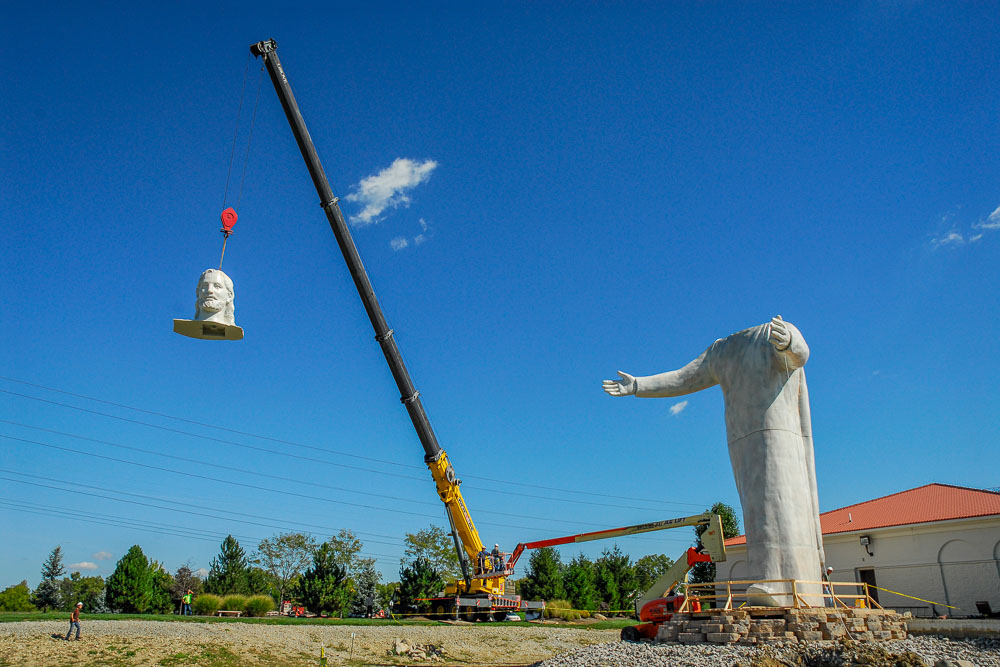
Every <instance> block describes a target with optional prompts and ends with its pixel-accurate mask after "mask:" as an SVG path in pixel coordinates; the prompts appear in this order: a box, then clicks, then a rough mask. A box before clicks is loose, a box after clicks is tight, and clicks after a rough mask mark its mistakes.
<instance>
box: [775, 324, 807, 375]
mask: <svg viewBox="0 0 1000 667" xmlns="http://www.w3.org/2000/svg"><path fill="white" fill-rule="evenodd" d="M768 342H769V343H771V345H773V346H774V350H775V352H777V353H778V354H779V355H781V356H782V357H784V359H785V364H787V366H788V368H789V369H791V370H794V369H796V368H802V367H803V366H805V365H806V362H807V361H808V360H809V346H808V345H806V339H805V338H803V337H802V333H801V332H800V331H799V330H798V329H797V328H796V327H795V325H794V324H792V323H791V322H786V321H784V320H783V319H781V315H778V316H777V317H774V318H772V319H771V331H770V332H769V334H768Z"/></svg>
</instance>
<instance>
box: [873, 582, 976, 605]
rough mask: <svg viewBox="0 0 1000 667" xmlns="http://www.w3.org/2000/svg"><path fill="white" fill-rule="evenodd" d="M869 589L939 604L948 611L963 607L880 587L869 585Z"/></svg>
mask: <svg viewBox="0 0 1000 667" xmlns="http://www.w3.org/2000/svg"><path fill="white" fill-rule="evenodd" d="M868 588H876V589H878V590H880V591H885V592H886V593H892V594H893V595H901V596H903V597H904V598H910V599H911V600H920V601H921V602H928V603H930V604H938V605H941V606H942V607H948V609H961V607H952V606H951V605H950V604H944V603H942V602H935V601H934V600H925V599H923V598H918V597H915V596H913V595H907V594H906V593H899V592H897V591H890V590H889V589H888V588H879V587H878V586H872V585H871V584H868Z"/></svg>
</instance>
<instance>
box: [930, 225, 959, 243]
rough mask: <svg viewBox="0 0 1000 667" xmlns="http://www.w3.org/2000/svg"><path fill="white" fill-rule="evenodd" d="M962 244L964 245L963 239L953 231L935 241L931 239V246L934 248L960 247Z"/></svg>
mask: <svg viewBox="0 0 1000 667" xmlns="http://www.w3.org/2000/svg"><path fill="white" fill-rule="evenodd" d="M964 243H965V237H964V236H962V235H961V233H959V232H958V231H956V230H954V229H953V230H951V231H950V232H948V233H947V234H945V235H944V236H941V237H939V238H936V239H931V245H932V246H934V247H940V246H945V245H948V246H960V245H963V244H964Z"/></svg>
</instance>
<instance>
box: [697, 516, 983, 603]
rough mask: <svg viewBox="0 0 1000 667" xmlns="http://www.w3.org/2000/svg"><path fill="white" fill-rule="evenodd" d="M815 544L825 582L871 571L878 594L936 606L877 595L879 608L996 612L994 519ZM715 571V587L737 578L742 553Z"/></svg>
mask: <svg viewBox="0 0 1000 667" xmlns="http://www.w3.org/2000/svg"><path fill="white" fill-rule="evenodd" d="M862 535H867V536H868V537H869V540H870V544H869V546H868V549H869V550H870V551H871V552H872V555H869V554H868V553H867V552H866V551H865V548H864V547H863V546H862V545H861V541H860V538H861V536H862ZM823 544H824V547H825V549H826V561H827V565H830V566H832V567H833V569H834V570H833V575H832V576H831V579H833V581H862V580H863V578H862V577H863V575H864V574H865V573H864V572H863V571H865V570H872V571H873V574H874V578H875V585H876V586H878V587H879V588H884V589H888V590H891V591H896V592H898V593H905V594H906V595H912V596H915V597H919V598H924V599H925V600H931V601H933V602H934V603H937V604H932V603H928V602H923V601H920V600H913V599H909V598H906V597H903V596H900V595H895V594H892V593H888V592H886V591H877V593H878V600H879V603H880V604H881V605H882V606H883V607H887V608H892V609H897V610H899V611H911V612H913V614H914V616H930V615H933V614H935V613H936V614H939V615H948V616H975V615H977V614H978V612H977V610H976V602H977V601H980V600H985V601H988V602H989V603H990V605H991V606H992V608H993V609H994V610H995V611H996V610H1000V516H992V517H987V518H978V519H956V520H952V521H935V522H931V523H922V524H912V525H908V526H897V527H892V528H877V529H874V530H867V531H856V532H850V533H837V534H834V535H824V536H823ZM716 572H717V580H718V581H725V580H730V581H737V580H740V579H745V578H746V576H747V564H746V547H745V546H742V545H741V546H736V547H730V548H728V549H727V559H726V562H724V563H719V564H718V565H717V570H716ZM845 592H848V591H845ZM849 592H852V593H853V592H854V591H849ZM944 605H951V606H953V607H957V609H948V608H947V607H945V606H944Z"/></svg>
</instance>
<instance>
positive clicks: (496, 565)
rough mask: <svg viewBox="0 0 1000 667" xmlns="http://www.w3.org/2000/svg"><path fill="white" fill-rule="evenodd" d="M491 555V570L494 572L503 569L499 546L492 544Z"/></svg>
mask: <svg viewBox="0 0 1000 667" xmlns="http://www.w3.org/2000/svg"><path fill="white" fill-rule="evenodd" d="M491 555H492V556H493V569H494V571H496V570H501V569H503V559H502V558H501V557H500V545H499V544H494V545H493V553H492V554H491Z"/></svg>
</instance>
